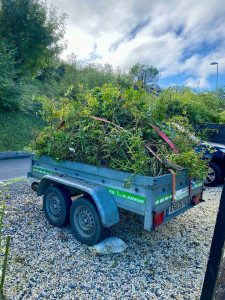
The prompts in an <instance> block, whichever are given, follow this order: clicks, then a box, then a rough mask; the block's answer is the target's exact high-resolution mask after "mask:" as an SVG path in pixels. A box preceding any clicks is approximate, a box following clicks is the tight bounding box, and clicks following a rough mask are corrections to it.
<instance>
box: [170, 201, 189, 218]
mask: <svg viewBox="0 0 225 300" xmlns="http://www.w3.org/2000/svg"><path fill="white" fill-rule="evenodd" d="M189 203H191V199H185V200H182V201H179V202H177V203H176V202H175V203H174V204H173V205H172V206H171V207H170V208H169V209H168V210H169V215H170V214H172V213H174V212H175V211H177V210H179V209H181V208H183V207H185V206H187V205H188V204H189Z"/></svg>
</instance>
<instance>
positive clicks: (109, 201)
mask: <svg viewBox="0 0 225 300" xmlns="http://www.w3.org/2000/svg"><path fill="white" fill-rule="evenodd" d="M27 176H28V177H32V178H36V179H38V182H33V183H32V189H33V190H34V191H36V192H37V196H42V195H43V209H44V212H45V215H46V218H47V219H48V221H49V222H50V224H52V225H53V226H58V227H60V226H63V225H65V224H66V223H67V222H69V221H70V224H71V227H72V229H73V231H74V233H75V236H76V238H77V239H78V240H79V241H81V242H82V243H84V244H87V245H94V244H96V243H97V242H99V241H101V240H102V239H103V238H104V237H105V236H106V233H107V228H109V227H110V226H113V225H115V224H116V223H118V222H119V211H118V208H122V209H125V210H128V211H131V212H134V213H136V214H138V215H140V217H141V218H142V220H143V224H144V229H145V230H147V231H151V230H153V229H154V228H156V227H157V226H159V225H163V224H164V223H166V222H167V221H169V220H171V219H173V218H175V217H176V216H177V215H179V214H181V213H183V212H185V211H186V210H188V209H189V208H191V207H193V206H194V205H196V204H198V203H199V202H200V201H201V200H202V193H203V190H204V188H203V181H202V180H196V179H195V178H192V179H191V178H190V177H189V176H188V171H187V170H181V171H179V172H178V174H175V173H173V174H170V173H169V174H166V175H161V176H157V177H148V176H142V175H138V174H137V175H134V174H131V173H127V172H122V171H117V170H113V169H109V168H105V167H96V166H92V165H87V164H82V163H77V162H72V161H63V162H56V161H54V160H53V159H52V158H51V157H45V156H41V157H40V158H37V157H35V155H34V154H32V155H31V158H30V171H29V172H28V174H27Z"/></svg>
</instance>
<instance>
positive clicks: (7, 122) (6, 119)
mask: <svg viewBox="0 0 225 300" xmlns="http://www.w3.org/2000/svg"><path fill="white" fill-rule="evenodd" d="M44 125H45V123H44V122H43V120H42V119H40V118H37V117H35V116H34V115H30V114H27V113H24V112H21V111H16V112H15V111H14V112H6V111H4V112H1V113H0V137H1V138H0V152H2V151H17V150H23V148H24V147H27V146H28V145H29V144H30V143H31V141H32V139H34V138H35V137H36V136H37V134H38V132H40V131H41V130H42V129H43V127H44Z"/></svg>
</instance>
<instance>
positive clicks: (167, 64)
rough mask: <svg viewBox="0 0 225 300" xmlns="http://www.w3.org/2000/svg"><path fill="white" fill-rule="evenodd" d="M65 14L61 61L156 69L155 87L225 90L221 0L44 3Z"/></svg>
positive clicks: (224, 11) (223, 7)
mask: <svg viewBox="0 0 225 300" xmlns="http://www.w3.org/2000/svg"><path fill="white" fill-rule="evenodd" d="M47 2H48V3H49V4H50V3H53V4H54V6H56V7H57V8H58V12H59V13H66V14H67V15H68V18H67V21H66V33H65V40H66V41H67V49H66V50H65V51H64V52H63V53H62V59H65V60H66V59H68V56H69V55H71V54H73V55H75V56H76V58H77V60H79V61H81V62H83V63H101V64H105V63H109V64H111V65H112V66H113V68H115V69H116V68H117V67H119V68H120V69H121V70H122V71H125V72H127V71H129V69H130V68H131V67H132V66H133V65H134V64H136V63H138V62H139V63H141V64H147V65H152V66H154V67H156V68H157V69H158V70H159V73H160V79H159V81H158V84H159V85H160V86H161V87H163V88H165V87H168V86H170V85H184V86H189V87H191V88H197V89H207V90H213V89H215V87H216V78H217V65H211V62H218V85H219V86H225V2H224V0H183V1H182V0H157V1H156V0H154V1H153V0H138V1H137V0H54V1H53V0H47Z"/></svg>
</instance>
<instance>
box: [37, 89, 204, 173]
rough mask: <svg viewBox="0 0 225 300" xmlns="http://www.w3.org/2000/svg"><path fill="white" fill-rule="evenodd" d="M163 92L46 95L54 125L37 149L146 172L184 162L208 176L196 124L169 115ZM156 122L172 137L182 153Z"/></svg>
mask: <svg viewBox="0 0 225 300" xmlns="http://www.w3.org/2000/svg"><path fill="white" fill-rule="evenodd" d="M163 97H164V95H162V96H160V97H158V96H156V95H153V94H147V93H146V92H145V90H143V89H139V90H134V89H133V88H129V89H128V90H125V91H120V90H118V89H117V88H115V87H112V86H110V85H105V86H103V88H95V89H94V90H93V91H91V92H87V93H83V94H80V95H78V96H77V98H76V99H72V98H71V97H70V91H69V92H68V93H67V95H66V96H65V97H64V98H62V99H60V100H59V101H56V100H54V99H52V100H51V101H49V99H42V103H43V112H42V115H43V118H44V119H45V120H46V121H47V122H48V126H47V127H46V128H45V129H44V130H43V131H42V132H41V133H40V134H39V136H38V137H37V139H36V140H35V141H34V142H33V145H32V148H33V149H35V151H36V154H37V155H38V156H40V155H47V156H51V157H53V158H54V159H55V160H56V161H64V160H70V161H76V162H81V163H87V164H91V165H95V166H104V167H108V168H113V169H116V170H122V171H126V172H131V173H134V174H142V175H146V176H157V175H162V174H166V173H168V168H172V169H175V170H177V166H176V165H175V164H178V165H180V166H181V167H182V168H188V170H189V173H190V174H191V175H192V176H193V177H197V178H203V177H204V175H205V174H206V171H207V166H206V162H205V161H203V160H202V159H201V156H198V155H197V154H196V153H195V150H194V146H195V145H196V144H197V143H198V141H197V140H196V139H192V138H191V137H190V136H191V133H193V132H192V130H193V128H192V127H191V125H190V124H189V123H188V120H187V119H186V118H185V117H176V118H173V119H169V118H168V117H167V115H166V114H165V111H166V110H165V107H164V99H163ZM59 124H61V125H60V126H59ZM152 124H154V125H155V126H157V127H158V128H160V130H161V131H163V132H164V133H165V134H166V136H167V137H168V138H170V140H171V141H172V142H173V144H174V145H175V147H176V148H177V149H178V150H179V154H176V153H175V152H174V151H173V149H172V148H171V147H170V146H169V145H168V143H167V142H165V140H164V139H163V138H162V137H161V136H160V135H159V133H158V132H157V131H156V130H155V129H154V128H153V127H152ZM178 169H179V167H178Z"/></svg>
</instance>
